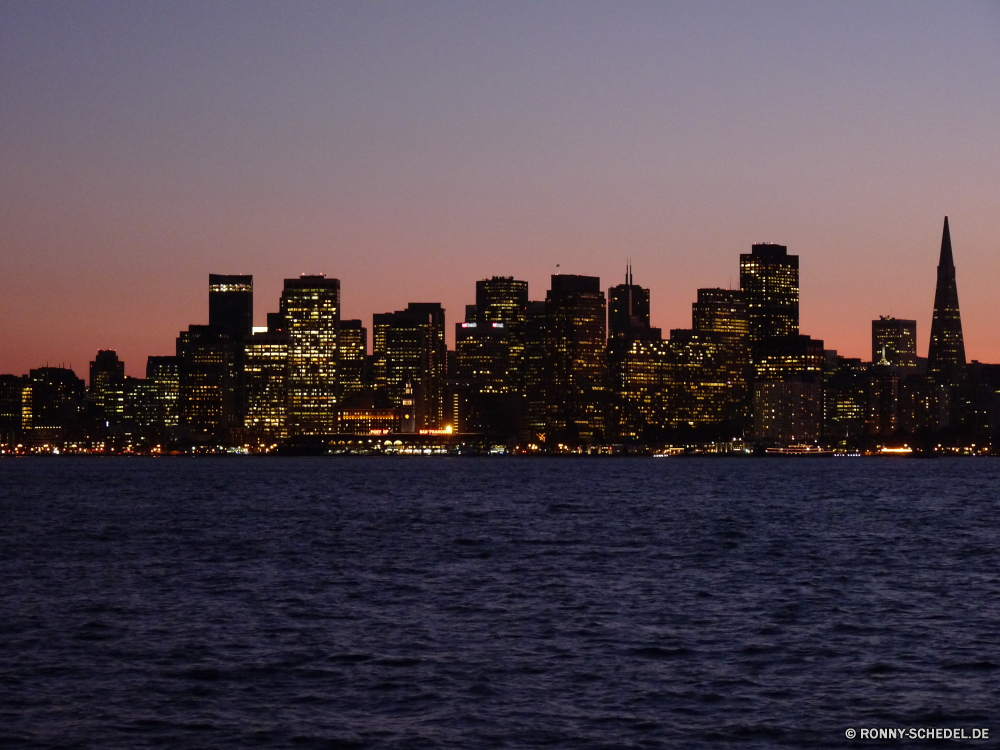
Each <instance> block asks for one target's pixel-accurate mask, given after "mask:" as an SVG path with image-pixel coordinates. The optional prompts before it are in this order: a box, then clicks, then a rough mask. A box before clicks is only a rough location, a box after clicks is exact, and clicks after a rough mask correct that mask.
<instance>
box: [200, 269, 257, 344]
mask: <svg viewBox="0 0 1000 750" xmlns="http://www.w3.org/2000/svg"><path fill="white" fill-rule="evenodd" d="M208 324H209V325H210V326H212V327H213V328H215V329H216V330H218V331H221V332H223V333H228V334H230V335H231V336H236V337H238V338H239V339H242V337H243V336H249V335H250V333H251V331H252V329H253V276H243V275H226V274H219V273H210V274H209V275H208Z"/></svg>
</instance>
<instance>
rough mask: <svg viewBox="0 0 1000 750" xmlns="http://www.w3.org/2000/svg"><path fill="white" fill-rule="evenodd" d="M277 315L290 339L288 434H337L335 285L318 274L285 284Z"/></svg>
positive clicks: (337, 313)
mask: <svg viewBox="0 0 1000 750" xmlns="http://www.w3.org/2000/svg"><path fill="white" fill-rule="evenodd" d="M281 314H282V316H283V318H284V320H285V323H286V325H287V327H288V339H289V342H288V382H287V388H288V405H287V412H286V420H287V426H288V433H289V434H290V435H322V434H329V433H334V432H337V407H338V404H337V391H338V387H339V384H338V372H337V361H338V359H339V356H338V350H337V344H338V338H339V334H340V280H339V279H328V278H326V277H325V276H323V275H322V274H320V275H318V276H307V275H303V276H300V277H299V278H297V279H285V288H284V291H283V292H282V294H281Z"/></svg>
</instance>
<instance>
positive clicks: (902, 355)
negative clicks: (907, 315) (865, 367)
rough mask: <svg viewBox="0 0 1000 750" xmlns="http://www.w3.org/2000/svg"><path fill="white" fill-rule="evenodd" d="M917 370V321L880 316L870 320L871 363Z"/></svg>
mask: <svg viewBox="0 0 1000 750" xmlns="http://www.w3.org/2000/svg"><path fill="white" fill-rule="evenodd" d="M883 363H884V364H885V365H888V366H890V367H896V368H899V370H900V372H901V373H902V374H906V373H913V372H916V371H917V321H915V320H898V319H896V318H893V317H891V316H890V317H887V316H884V315H883V316H880V317H879V319H878V320H873V321H872V364H883Z"/></svg>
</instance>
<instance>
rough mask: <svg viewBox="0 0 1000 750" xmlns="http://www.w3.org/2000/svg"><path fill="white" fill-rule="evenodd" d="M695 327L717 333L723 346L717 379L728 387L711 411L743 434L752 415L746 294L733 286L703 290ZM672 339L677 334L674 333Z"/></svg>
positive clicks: (694, 312)
mask: <svg viewBox="0 0 1000 750" xmlns="http://www.w3.org/2000/svg"><path fill="white" fill-rule="evenodd" d="M691 323H692V325H691V327H692V329H693V330H695V331H697V332H699V333H700V334H707V333H711V334H714V335H715V336H716V338H717V340H718V342H719V344H720V345H721V351H720V353H719V355H718V360H717V365H716V367H717V370H718V371H717V374H714V375H712V377H713V378H715V379H716V380H718V379H720V378H721V379H724V380H725V382H726V383H727V388H726V389H725V390H724V391H723V392H722V393H721V394H720V395H719V398H720V399H721V401H722V403H720V404H719V405H718V406H713V407H712V409H711V411H713V412H715V413H718V414H721V415H723V416H722V421H723V422H725V423H727V424H728V425H729V428H730V431H731V432H732V433H733V434H734V435H735V434H742V433H743V432H745V431H746V430H747V429H748V428H749V424H748V420H749V417H750V375H751V372H750V318H749V315H748V313H747V306H746V301H745V299H744V298H743V293H742V292H741V291H739V290H733V289H699V290H698V299H697V301H696V302H695V303H694V304H693V305H692V306H691ZM671 340H673V337H672V336H671Z"/></svg>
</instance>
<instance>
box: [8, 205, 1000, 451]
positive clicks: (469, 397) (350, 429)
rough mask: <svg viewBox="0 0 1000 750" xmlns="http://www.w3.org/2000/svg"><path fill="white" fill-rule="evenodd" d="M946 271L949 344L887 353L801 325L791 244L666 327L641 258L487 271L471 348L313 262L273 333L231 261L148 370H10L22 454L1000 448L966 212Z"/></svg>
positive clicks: (470, 323) (909, 338) (472, 312)
mask: <svg viewBox="0 0 1000 750" xmlns="http://www.w3.org/2000/svg"><path fill="white" fill-rule="evenodd" d="M937 274H938V276H937V290H936V294H935V299H934V318H933V323H932V326H931V333H930V344H929V349H928V356H927V358H926V359H923V358H918V357H917V355H916V338H917V337H916V322H915V321H913V320H900V319H895V318H890V317H883V318H880V319H878V320H874V321H872V359H871V361H870V362H865V361H862V360H861V359H853V358H848V357H842V356H838V355H837V353H836V351H834V350H829V349H825V348H824V342H823V341H820V340H817V339H813V338H811V337H809V336H807V335H803V334H801V333H800V332H799V259H798V256H795V255H790V254H789V253H788V251H787V248H786V247H784V246H782V245H773V244H759V245H753V246H752V248H751V252H749V253H746V254H742V255H740V289H739V290H728V289H699V290H698V298H697V302H695V303H694V305H693V315H692V325H691V328H689V329H674V330H671V331H670V335H669V338H668V339H666V340H665V339H664V338H663V336H662V333H661V331H660V329H659V328H653V327H651V326H650V316H649V309H650V308H649V289H647V288H644V287H642V286H640V285H637V284H634V283H633V278H632V271H631V268H629V269H628V270H627V272H626V278H625V283H623V284H619V285H617V286H613V287H611V288H610V289H608V293H607V296H606V297H605V294H604V292H603V290H602V289H601V283H600V279H599V278H596V277H591V276H574V275H554V276H552V283H551V288H550V289H549V291H548V293H547V294H546V297H545V299H544V300H542V301H529V297H528V284H527V282H525V281H518V280H516V279H514V278H512V277H493V278H491V279H485V280H482V281H479V282H477V283H476V302H475V304H474V305H467V306H466V309H465V320H464V321H463V322H461V323H457V324H456V328H455V349H454V350H449V349H448V348H447V344H446V340H445V311H444V309H443V308H442V307H441V305H440V304H439V303H410V304H409V305H408V306H407V307H406V309H404V310H399V311H396V312H387V313H381V314H375V315H374V316H373V318H372V325H371V328H370V329H367V328H365V326H364V325H363V324H362V321H360V320H341V317H340V281H339V280H338V279H331V278H326V277H325V276H302V277H300V278H297V279H287V280H286V281H285V285H284V291H283V292H282V295H281V299H280V301H279V305H278V310H277V312H273V313H269V314H268V316H267V327H266V328H254V327H253V277H252V276H243V275H239V276H234V275H214V274H213V275H211V276H210V277H209V293H208V297H209V299H208V303H209V316H208V317H209V320H208V324H207V325H192V326H190V327H189V328H188V329H187V330H186V331H181V332H180V335H179V336H178V338H177V343H176V353H175V354H174V355H173V356H151V357H149V358H148V361H147V365H146V377H145V378H144V379H141V378H132V377H127V376H126V375H125V374H124V364H123V363H122V362H121V361H120V360H119V359H118V356H117V354H116V353H115V352H114V351H110V350H102V351H99V352H97V354H96V356H95V358H94V361H93V362H91V363H90V372H89V378H90V382H89V385H87V384H85V383H84V381H83V380H82V379H81V378H79V377H78V376H77V375H76V373H74V372H73V371H72V370H70V369H66V368H61V367H40V368H38V369H34V370H31V371H30V373H28V374H27V375H0V452H2V453H4V454H7V455H11V454H18V455H21V454H28V453H60V454H67V453H69V454H79V453H98V454H123V453H125V454H153V455H164V454H192V453H272V452H276V453H284V454H452V455H455V454H458V455H470V454H471V455H482V454H496V453H502V454H580V453H583V454H612V455H622V454H624V455H636V454H647V455H648V454H653V455H674V454H677V453H688V454H690V453H697V454H727V455H734V454H735V455H746V454H747V453H765V452H767V451H768V450H770V451H772V452H774V451H776V450H786V451H787V452H788V453H790V454H794V455H829V454H831V453H833V454H835V455H836V454H840V455H859V454H879V453H909V452H911V451H912V452H916V453H917V454H922V455H941V454H963V455H970V454H972V455H984V454H989V453H990V452H991V450H992V448H993V445H992V441H993V439H994V436H995V435H996V434H997V433H998V431H1000V365H988V364H981V363H979V362H977V361H975V360H973V361H972V362H971V363H967V362H966V359H965V347H964V342H963V337H962V323H961V315H960V311H959V304H958V289H957V285H956V281H955V265H954V260H953V256H952V248H951V238H950V233H949V228H948V219H947V218H945V222H944V232H943V236H942V242H941V256H940V261H939V265H938V270H937ZM369 331H370V334H371V337H372V347H371V349H372V353H371V354H369V353H368V349H369V346H368V343H369V342H368V336H369ZM996 451H997V452H1000V441H998V443H997V447H996Z"/></svg>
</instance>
